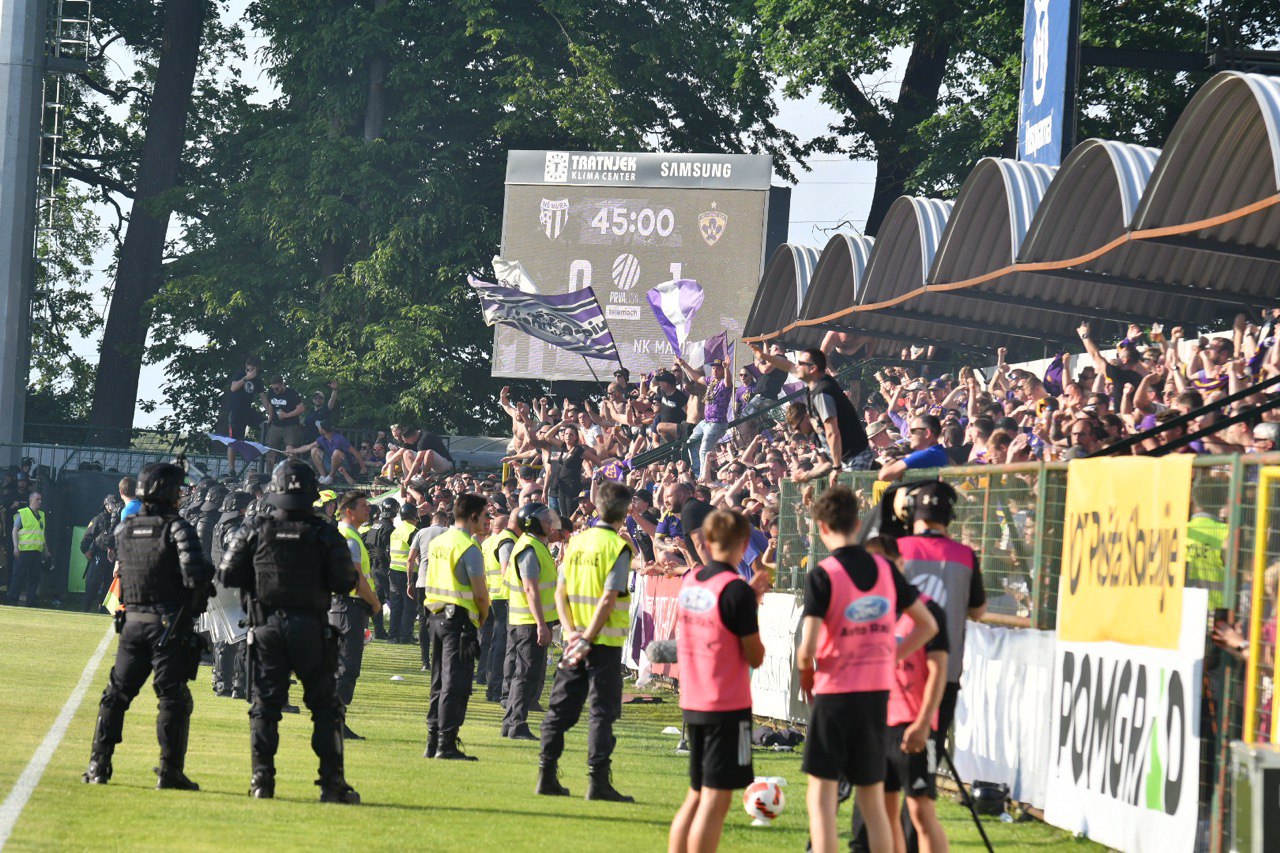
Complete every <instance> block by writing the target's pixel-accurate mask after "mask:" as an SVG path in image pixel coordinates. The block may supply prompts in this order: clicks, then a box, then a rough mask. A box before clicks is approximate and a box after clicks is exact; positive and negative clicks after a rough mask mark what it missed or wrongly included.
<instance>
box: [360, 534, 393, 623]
mask: <svg viewBox="0 0 1280 853" xmlns="http://www.w3.org/2000/svg"><path fill="white" fill-rule="evenodd" d="M394 527H395V516H394V514H392V515H388V514H387V513H386V512H385V511H383V512H382V514H381V515H380V516H379V517H378V520H377V521H375V522H373V523H372V524H371V525H369V529H368V530H366V531H365V533H364V536H363V537H362V538H363V539H364V547H365V549H366V550H368V552H369V568H370V570H371V571H372V572H373V585H374V587H375V589H374V592H376V593H377V594H378V599H379V600H380V601H386V600H387V596H388V594H389V593H390V592H391V531H392V529H393V528H394ZM373 636H374V637H376V638H377V639H379V640H385V639H387V629H386V628H385V627H384V626H383V623H382V611H381V610H379V611H378V612H377V613H375V614H373Z"/></svg>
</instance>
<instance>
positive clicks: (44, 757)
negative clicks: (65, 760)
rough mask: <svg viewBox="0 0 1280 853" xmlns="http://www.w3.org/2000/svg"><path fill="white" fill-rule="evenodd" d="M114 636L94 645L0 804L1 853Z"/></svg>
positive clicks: (104, 637) (109, 635)
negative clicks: (59, 706)
mask: <svg viewBox="0 0 1280 853" xmlns="http://www.w3.org/2000/svg"><path fill="white" fill-rule="evenodd" d="M114 633H115V628H114V626H109V627H108V628H107V633H106V634H105V635H103V637H102V642H100V643H98V648H97V650H96V651H94V653H93V656H92V657H90V658H89V662H88V663H87V664H85V665H84V672H82V673H80V680H79V681H77V682H76V686H75V689H74V690H72V691H71V695H70V696H68V697H67V702H66V704H65V705H63V706H62V711H61V712H60V713H59V714H58V718H57V719H56V720H54V721H53V725H52V726H50V727H49V732H48V734H46V735H45V736H44V740H43V741H41V742H40V746H39V747H38V748H37V749H36V752H35V755H33V756H31V760H30V761H29V762H27V766H26V768H25V769H23V771H22V775H21V776H19V777H18V781H17V782H15V783H14V785H13V790H12V791H10V792H9V796H7V797H5V799H4V803H3V804H0V850H3V849H4V846H5V844H6V843H8V841H9V836H10V835H11V834H12V833H13V827H14V826H15V825H16V824H17V823H18V818H19V817H21V816H22V810H23V809H24V808H26V806H27V801H28V800H30V799H31V794H32V793H33V792H34V791H35V789H36V786H37V785H39V784H40V777H41V776H43V775H44V771H45V768H46V767H48V766H49V762H50V761H51V760H52V759H53V754H54V752H56V751H57V749H58V745H59V744H61V743H62V738H63V737H64V736H65V735H66V733H67V729H68V728H69V727H70V725H71V720H72V719H73V718H74V717H75V715H76V711H78V710H80V703H81V702H82V701H84V694H85V693H87V692H88V691H89V685H90V684H91V683H92V682H93V674H94V673H95V672H97V671H98V664H100V663H102V657H103V655H105V654H106V653H107V647H109V646H110V645H111V636H112V634H114Z"/></svg>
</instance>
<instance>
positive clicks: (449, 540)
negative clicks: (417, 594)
mask: <svg viewBox="0 0 1280 853" xmlns="http://www.w3.org/2000/svg"><path fill="white" fill-rule="evenodd" d="M478 547H479V546H478V545H477V544H476V540H475V539H474V538H472V536H471V534H470V533H467V532H466V531H464V530H459V529H458V528H456V527H450V528H449V529H448V530H446V531H445V532H444V533H441V534H440V535H439V536H437V537H436V538H435V539H432V540H431V544H430V545H429V546H427V586H426V589H425V590H423V595H422V600H423V602H424V603H426V604H433V603H434V604H456V605H458V606H459V607H462V608H465V609H466V611H467V614H468V615H469V616H470V617H471V621H472V622H473V623H474V624H476V625H479V624H480V610H479V608H478V607H476V598H475V593H474V592H472V591H471V587H470V585H467V586H463V585H462V584H460V583H458V578H457V577H456V576H455V575H454V572H453V570H454V567H455V566H457V565H458V561H459V560H461V559H462V555H463V554H465V553H466V551H467V549H468V548H478Z"/></svg>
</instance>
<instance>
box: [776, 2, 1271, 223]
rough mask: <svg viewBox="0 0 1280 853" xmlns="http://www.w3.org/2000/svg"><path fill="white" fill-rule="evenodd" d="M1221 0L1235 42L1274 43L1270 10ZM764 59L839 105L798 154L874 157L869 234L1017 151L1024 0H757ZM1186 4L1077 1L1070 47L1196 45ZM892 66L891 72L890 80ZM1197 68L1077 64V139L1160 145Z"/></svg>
mask: <svg viewBox="0 0 1280 853" xmlns="http://www.w3.org/2000/svg"><path fill="white" fill-rule="evenodd" d="M1273 6H1274V4H1272V6H1268V4H1256V3H1250V2H1247V0H1228V2H1225V3H1222V4H1217V5H1216V6H1215V7H1214V8H1215V14H1216V15H1218V16H1220V19H1221V20H1226V21H1230V22H1232V24H1231V25H1232V28H1233V29H1236V30H1238V31H1239V32H1241V33H1242V35H1243V39H1244V40H1245V42H1246V43H1251V44H1258V45H1267V44H1275V43H1276V40H1277V36H1276V27H1275V23H1276V18H1277V14H1278V13H1277V12H1276V10H1275V9H1274V8H1273ZM756 12H757V14H758V15H759V19H760V27H761V32H762V33H763V39H764V50H765V55H766V57H767V60H768V63H769V67H770V68H771V70H773V71H774V72H775V73H777V74H780V75H782V76H783V77H784V78H785V79H786V80H787V88H786V91H787V93H788V94H790V95H793V96H800V95H804V94H806V93H808V92H810V91H815V90H816V91H818V92H820V93H821V97H822V101H823V102H824V103H826V104H828V105H829V106H831V107H833V108H835V109H836V110H837V111H838V112H839V113H840V114H841V120H840V122H839V123H837V124H836V125H834V126H832V127H831V128H829V132H828V133H826V134H823V135H822V136H820V137H818V138H815V139H812V140H808V141H807V144H806V151H808V152H827V153H837V152H838V153H844V154H847V155H849V156H850V157H851V158H856V159H870V160H874V161H875V162H876V166H877V171H876V184H875V188H874V191H873V194H872V200H871V209H870V213H869V215H868V218H867V224H866V231H867V233H869V234H875V233H876V231H877V230H878V228H879V226H880V223H881V222H882V221H883V219H884V215H885V213H886V212H887V211H888V209H889V206H890V205H891V204H892V203H893V200H894V199H895V198H897V197H898V196H899V195H902V194H904V193H921V194H928V195H943V196H947V195H954V193H955V192H956V191H957V190H958V189H959V187H960V184H961V183H963V181H964V178H965V177H966V176H967V175H968V173H969V171H970V169H971V168H972V167H973V165H974V163H975V162H976V161H977V160H978V159H979V158H980V157H983V156H988V155H995V156H1005V157H1012V156H1015V154H1016V150H1015V143H1016V122H1017V111H1018V87H1019V80H1020V71H1021V43H1022V12H1023V4H1022V3H1021V2H1014V0H969V1H968V2H966V3H963V4H956V3H952V2H946V0H924V2H919V3H903V2H889V3H882V2H876V3H872V2H868V0H841V1H840V2H829V0H757V3H756ZM1205 26H1206V25H1205V22H1204V18H1203V5H1202V4H1200V3H1197V2H1194V0H1176V2H1172V3H1170V2H1166V0H1133V1H1128V0H1127V2H1123V3H1122V2H1119V0H1103V2H1087V3H1085V4H1084V6H1083V12H1082V22H1081V42H1082V43H1083V44H1089V45H1097V46H1111V47H1119V46H1124V47H1131V48H1153V49H1154V48H1160V49H1170V50H1187V51H1195V50H1203V49H1204V42H1205ZM897 67H900V68H901V70H902V80H901V81H900V83H897V84H896V85H895V84H894V83H893V82H891V81H889V80H887V79H886V78H887V76H888V74H889V72H890V70H891V69H892V68H897ZM1206 76H1207V75H1205V74H1180V73H1173V72H1155V71H1135V70H1130V69H1111V68H1085V69H1082V74H1081V79H1080V88H1079V104H1080V117H1079V122H1078V125H1077V134H1076V135H1077V139H1078V140H1083V139H1086V138H1088V137H1090V136H1099V137H1102V138H1107V139H1120V140H1123V141H1128V142H1137V143H1141V144H1145V145H1155V146H1159V145H1161V144H1162V143H1163V142H1164V139H1165V137H1166V136H1167V134H1168V131H1169V129H1170V128H1171V127H1172V125H1173V122H1174V121H1176V119H1177V117H1178V115H1179V114H1180V113H1181V111H1182V108H1183V106H1185V104H1186V102H1187V100H1189V98H1190V96H1191V94H1192V93H1193V92H1194V90H1195V88H1196V87H1197V86H1198V85H1199V84H1200V83H1201V82H1203V80H1204V79H1206Z"/></svg>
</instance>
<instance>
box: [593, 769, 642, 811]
mask: <svg viewBox="0 0 1280 853" xmlns="http://www.w3.org/2000/svg"><path fill="white" fill-rule="evenodd" d="M587 799H588V800H604V801H605V802H607V803H634V802H635V801H636V798H635V797H628V796H627V795H626V794H620V793H618V792H617V791H616V790H614V787H613V781H612V780H611V778H610V773H609V768H608V767H601V768H599V769H596V768H592V770H591V776H590V780H589V781H588V782H587Z"/></svg>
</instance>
